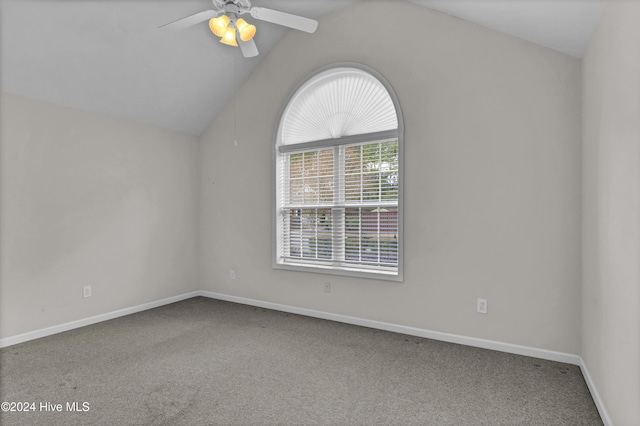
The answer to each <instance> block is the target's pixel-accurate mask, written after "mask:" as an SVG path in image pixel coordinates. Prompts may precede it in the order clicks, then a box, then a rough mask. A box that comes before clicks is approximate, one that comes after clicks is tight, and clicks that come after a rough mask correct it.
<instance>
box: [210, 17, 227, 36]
mask: <svg viewBox="0 0 640 426" xmlns="http://www.w3.org/2000/svg"><path fill="white" fill-rule="evenodd" d="M229 22H231V20H230V19H229V17H228V16H227V15H222V16H220V17H219V18H211V19H210V20H209V29H210V30H211V32H212V33H214V34H215V35H216V36H218V37H222V36H224V35H225V32H226V31H227V27H228V26H229Z"/></svg>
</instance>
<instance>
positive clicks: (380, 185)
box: [344, 141, 398, 202]
mask: <svg viewBox="0 0 640 426" xmlns="http://www.w3.org/2000/svg"><path fill="white" fill-rule="evenodd" d="M344 156H345V176H344V182H345V188H344V190H345V201H347V202H354V201H355V202H379V201H397V200H398V141H389V142H382V143H379V142H375V143H370V144H363V145H355V146H347V147H345V149H344Z"/></svg>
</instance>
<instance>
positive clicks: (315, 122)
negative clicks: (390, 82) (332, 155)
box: [279, 67, 398, 145]
mask: <svg viewBox="0 0 640 426" xmlns="http://www.w3.org/2000/svg"><path fill="white" fill-rule="evenodd" d="M283 117H284V119H283V121H282V124H281V128H280V132H281V133H280V142H279V143H280V144H281V145H289V144H295V143H302V142H311V141H319V140H324V139H335V138H340V137H343V136H352V135H360V134H367V133H375V132H382V131H386V130H395V129H397V128H398V116H397V113H396V108H395V105H394V103H393V100H392V99H391V95H389V92H388V91H387V89H386V87H385V86H384V85H383V84H382V83H381V82H380V81H379V80H378V79H377V78H375V77H374V76H373V75H371V74H369V73H368V72H366V71H364V70H361V69H358V68H348V67H340V68H332V69H330V70H327V71H324V72H321V73H319V74H317V75H316V76H314V77H312V78H311V79H309V80H308V81H307V82H306V83H305V84H304V85H303V86H302V87H300V88H299V89H298V90H297V91H296V93H295V94H294V95H293V97H292V98H291V101H290V102H289V104H288V105H287V108H286V109H285V113H284V114H283Z"/></svg>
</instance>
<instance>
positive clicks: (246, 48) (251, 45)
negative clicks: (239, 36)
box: [238, 39, 258, 58]
mask: <svg viewBox="0 0 640 426" xmlns="http://www.w3.org/2000/svg"><path fill="white" fill-rule="evenodd" d="M238 44H239V45H240V50H242V56H244V57H245V58H253V57H254V56H258V48H257V47H256V42H255V41H253V39H251V40H249V41H242V40H238Z"/></svg>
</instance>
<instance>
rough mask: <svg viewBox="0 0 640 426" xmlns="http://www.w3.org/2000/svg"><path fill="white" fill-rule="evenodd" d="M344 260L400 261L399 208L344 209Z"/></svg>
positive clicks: (390, 263)
mask: <svg viewBox="0 0 640 426" xmlns="http://www.w3.org/2000/svg"><path fill="white" fill-rule="evenodd" d="M345 260H346V261H347V262H349V261H351V262H362V263H371V264H384V265H397V264H398V209H397V208H375V209H369V208H351V209H345Z"/></svg>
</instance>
